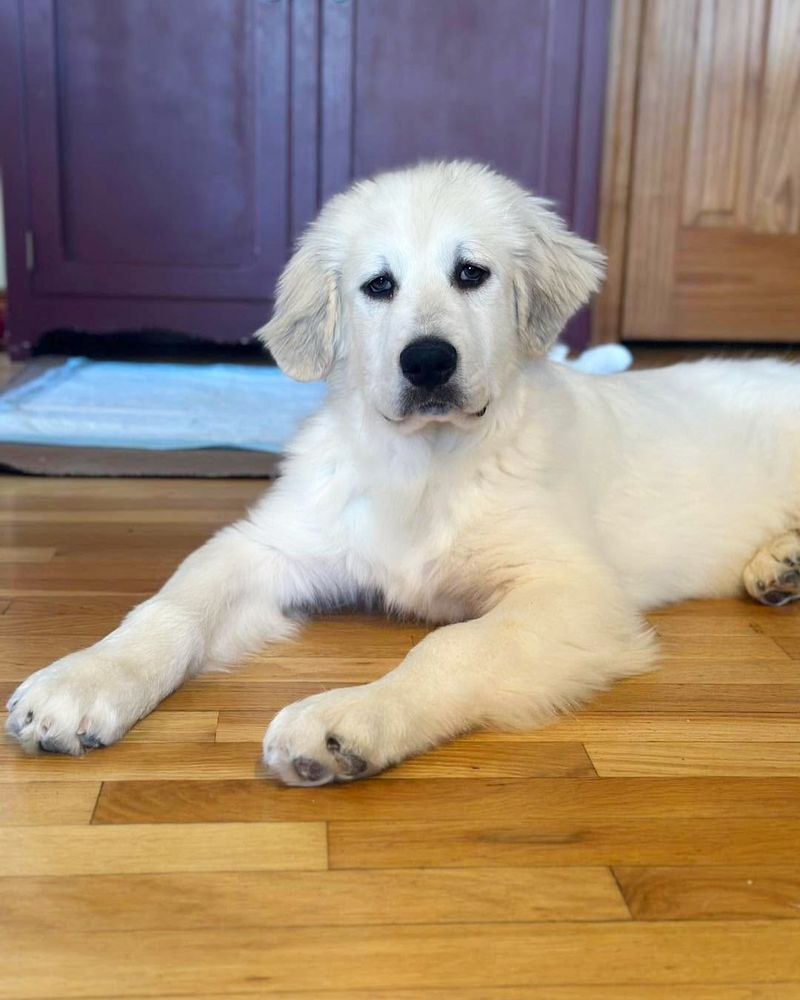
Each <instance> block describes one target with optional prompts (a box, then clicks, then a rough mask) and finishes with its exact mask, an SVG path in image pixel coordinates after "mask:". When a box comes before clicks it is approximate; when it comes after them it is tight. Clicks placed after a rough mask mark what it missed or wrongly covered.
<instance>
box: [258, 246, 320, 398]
mask: <svg viewBox="0 0 800 1000" xmlns="http://www.w3.org/2000/svg"><path fill="white" fill-rule="evenodd" d="M338 330H339V296H338V291H337V282H336V276H335V274H334V273H333V272H332V271H331V270H330V269H329V268H328V267H327V266H326V264H325V262H324V260H323V253H322V248H321V247H320V245H319V241H318V239H317V234H316V233H315V232H314V230H313V229H312V230H311V231H310V232H309V233H307V234H306V236H304V237H303V239H302V240H301V242H300V245H299V246H298V248H297V250H296V252H295V254H294V256H293V257H292V258H291V260H290V261H289V263H288V264H287V265H286V267H285V268H284V270H283V273H282V274H281V276H280V278H279V280H278V291H277V295H276V297H275V309H274V311H273V314H272V319H271V320H270V321H269V323H267V325H266V326H262V327H261V329H260V330H258V331H257V332H256V336H257V337H258V338H259V339H260V340H261V341H262V342H263V343H264V344H266V346H267V347H268V348H269V350H270V353H271V354H272V356H273V358H275V361H276V362H277V363H278V366H279V367H280V368H281V369H282V370H283V371H284V372H286V374H287V375H289V376H290V377H291V378H294V379H297V380H298V382H312V381H314V380H315V379H322V378H325V376H326V375H327V374H328V373H329V372H330V370H331V367H332V366H333V362H334V358H335V356H336V346H337V337H338Z"/></svg>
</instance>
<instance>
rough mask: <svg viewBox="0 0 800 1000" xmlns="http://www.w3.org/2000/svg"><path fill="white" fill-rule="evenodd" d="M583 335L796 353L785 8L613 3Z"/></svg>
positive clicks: (799, 335) (795, 14)
mask: <svg viewBox="0 0 800 1000" xmlns="http://www.w3.org/2000/svg"><path fill="white" fill-rule="evenodd" d="M614 17H615V21H614V26H613V31H612V47H611V72H610V78H609V102H608V112H607V114H608V120H607V126H606V146H605V163H604V178H603V192H602V198H601V205H602V209H601V227H600V233H601V236H600V239H601V242H603V243H604V244H605V245H606V247H607V249H608V251H609V254H610V267H609V282H608V288H607V290H606V292H605V293H604V295H603V296H602V298H601V299H600V301H599V302H598V305H597V309H596V314H595V331H596V339H597V340H601V341H602V340H615V339H623V340H658V341H661V340H664V341H670V340H677V341H682V340H683V341H703V340H707V341H726V340H730V341H754V342H757V341H761V342H792V343H800V0H618V2H617V4H616V9H615V14H614Z"/></svg>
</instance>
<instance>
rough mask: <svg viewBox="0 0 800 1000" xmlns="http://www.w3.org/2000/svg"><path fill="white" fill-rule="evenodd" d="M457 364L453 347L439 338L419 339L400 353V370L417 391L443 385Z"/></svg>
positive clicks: (456, 354) (456, 356)
mask: <svg viewBox="0 0 800 1000" xmlns="http://www.w3.org/2000/svg"><path fill="white" fill-rule="evenodd" d="M457 364H458V353H457V352H456V349H455V347H453V345H452V344H448V343H447V341H446V340H441V339H440V338H439V337H421V338H420V339H419V340H414V341H412V342H411V343H410V344H409V345H408V347H405V348H404V349H403V350H402V351H401V352H400V368H401V370H402V372H403V374H404V375H405V377H406V378H407V379H408V381H409V382H410V383H411V384H412V385H413V386H416V387H417V388H418V389H435V388H436V387H437V386H439V385H444V384H445V382H447V381H448V380H449V378H450V376H451V375H452V374H453V372H454V371H455V370H456V365H457Z"/></svg>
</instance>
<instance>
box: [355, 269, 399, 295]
mask: <svg viewBox="0 0 800 1000" xmlns="http://www.w3.org/2000/svg"><path fill="white" fill-rule="evenodd" d="M394 290H395V283H394V279H393V278H392V276H391V274H379V275H377V276H376V277H375V278H372V280H371V281H368V282H366V284H364V285H362V286H361V291H362V292H363V293H364V294H365V295H368V296H369V297H370V298H371V299H390V298H391V297H392V296H393V295H394Z"/></svg>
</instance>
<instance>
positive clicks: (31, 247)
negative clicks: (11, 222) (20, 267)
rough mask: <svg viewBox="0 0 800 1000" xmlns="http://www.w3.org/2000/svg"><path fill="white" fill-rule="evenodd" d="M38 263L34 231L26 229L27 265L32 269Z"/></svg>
mask: <svg viewBox="0 0 800 1000" xmlns="http://www.w3.org/2000/svg"><path fill="white" fill-rule="evenodd" d="M35 265H36V248H35V244H34V242H33V233H32V232H31V230H30V229H26V230H25V266H26V267H27V268H28V270H29V271H32V270H33V269H34V267H35Z"/></svg>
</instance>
